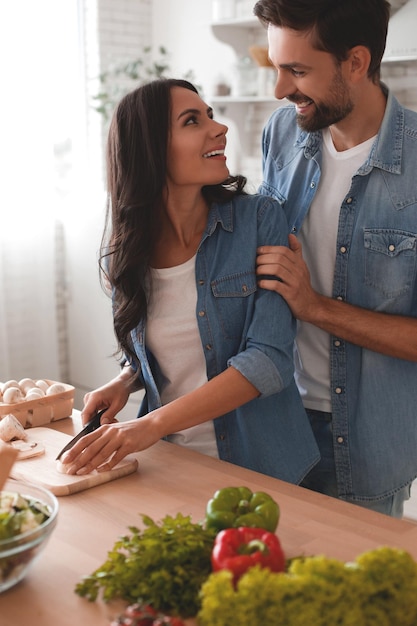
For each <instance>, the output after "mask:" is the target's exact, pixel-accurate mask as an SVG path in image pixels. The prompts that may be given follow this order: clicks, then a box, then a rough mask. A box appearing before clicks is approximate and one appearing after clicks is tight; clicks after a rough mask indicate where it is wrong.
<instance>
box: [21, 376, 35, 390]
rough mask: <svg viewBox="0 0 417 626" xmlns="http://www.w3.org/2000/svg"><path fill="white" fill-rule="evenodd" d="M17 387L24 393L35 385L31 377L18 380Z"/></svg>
mask: <svg viewBox="0 0 417 626" xmlns="http://www.w3.org/2000/svg"><path fill="white" fill-rule="evenodd" d="M19 387H20V389H21V390H22V391H23V392H24V393H27V392H28V390H29V389H30V388H31V387H35V381H33V380H32V379H31V378H22V380H20V381H19Z"/></svg>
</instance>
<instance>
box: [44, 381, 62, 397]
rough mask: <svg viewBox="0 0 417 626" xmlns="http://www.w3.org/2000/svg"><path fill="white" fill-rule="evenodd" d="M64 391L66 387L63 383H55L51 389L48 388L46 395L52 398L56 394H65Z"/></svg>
mask: <svg viewBox="0 0 417 626" xmlns="http://www.w3.org/2000/svg"><path fill="white" fill-rule="evenodd" d="M64 391H66V389H65V386H64V385H62V384H61V383H53V384H52V385H51V386H50V387H48V389H47V390H46V395H47V396H52V395H54V394H55V393H63V392H64Z"/></svg>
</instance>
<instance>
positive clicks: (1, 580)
mask: <svg viewBox="0 0 417 626" xmlns="http://www.w3.org/2000/svg"><path fill="white" fill-rule="evenodd" d="M4 492H11V493H17V494H20V495H21V496H23V497H27V498H31V499H34V500H37V501H39V502H40V503H41V504H43V505H44V506H46V508H47V510H48V512H49V517H48V518H47V519H46V520H45V521H44V522H42V523H41V524H40V525H39V526H37V527H36V528H31V529H29V530H26V531H25V532H21V533H20V534H16V535H14V536H13V537H10V538H7V539H0V593H1V592H3V591H6V589H9V588H10V587H13V586H14V585H16V584H17V583H18V582H19V581H21V580H22V578H24V577H25V576H26V574H27V572H28V570H29V569H30V568H31V566H32V565H33V563H34V562H35V561H36V559H37V558H38V557H39V555H40V554H41V552H42V550H43V549H44V548H45V546H46V544H47V542H48V539H49V537H50V536H51V534H52V531H53V529H54V528H55V526H56V522H57V515H58V508H59V507H58V500H57V499H56V497H55V496H54V495H53V493H51V492H50V491H48V490H47V489H44V488H43V487H38V486H36V485H33V484H32V483H29V482H26V481H23V480H15V479H13V478H9V479H8V480H7V481H6V482H5V484H4V486H3V488H2V490H1V493H4ZM0 523H1V517H0Z"/></svg>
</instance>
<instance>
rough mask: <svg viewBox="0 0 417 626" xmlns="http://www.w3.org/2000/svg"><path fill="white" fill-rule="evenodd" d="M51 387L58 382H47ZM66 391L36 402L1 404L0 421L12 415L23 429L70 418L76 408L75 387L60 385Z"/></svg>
mask: <svg viewBox="0 0 417 626" xmlns="http://www.w3.org/2000/svg"><path fill="white" fill-rule="evenodd" d="M45 380H46V382H47V383H48V384H49V385H52V384H54V383H55V382H57V381H54V380H47V379H45ZM60 384H61V385H62V386H63V387H64V388H65V391H62V392H60V393H55V394H53V395H50V396H43V397H42V398H38V399H36V400H22V401H21V402H14V403H13V404H6V403H4V402H0V420H1V419H2V418H3V417H4V416H5V415H8V414H9V413H11V414H12V415H14V416H15V418H16V419H17V420H19V422H20V423H21V424H22V426H23V428H32V427H35V426H45V425H46V424H50V423H51V422H56V421H57V420H61V419H64V418H65V417H70V416H71V414H72V410H73V408H74V387H73V386H72V385H67V384H65V383H60Z"/></svg>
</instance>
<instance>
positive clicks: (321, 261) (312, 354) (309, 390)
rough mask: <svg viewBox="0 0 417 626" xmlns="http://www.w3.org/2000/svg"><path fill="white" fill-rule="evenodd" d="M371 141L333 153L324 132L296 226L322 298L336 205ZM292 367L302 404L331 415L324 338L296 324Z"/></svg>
mask: <svg viewBox="0 0 417 626" xmlns="http://www.w3.org/2000/svg"><path fill="white" fill-rule="evenodd" d="M374 139H375V137H372V138H371V139H368V140H367V141H365V142H363V143H361V144H359V145H358V146H355V147H353V148H350V149H349V150H344V151H343V152H337V151H336V149H335V147H334V145H333V141H332V138H331V134H330V130H329V129H325V130H324V131H323V160H322V173H321V178H320V184H319V187H318V189H317V193H316V195H315V198H314V200H313V202H312V204H311V207H310V210H309V212H308V214H307V216H306V218H305V220H304V222H303V225H302V227H301V230H300V233H299V240H300V241H301V243H302V246H303V257H304V259H305V261H306V263H307V266H308V268H309V270H310V276H311V282H312V285H313V288H314V289H315V290H316V291H318V292H319V293H321V294H323V295H325V296H329V297H331V296H332V290H333V275H334V266H335V258H336V241H337V229H338V225H339V213H340V206H341V204H342V202H343V199H344V198H345V196H346V194H347V193H348V191H349V189H350V186H351V181H352V177H353V175H354V174H355V173H356V172H357V170H358V168H359V167H360V166H361V165H362V164H363V163H364V162H365V160H366V158H367V157H368V154H369V152H370V149H371V146H372V143H373V142H374ZM295 367H296V381H297V385H298V388H299V390H300V393H301V396H302V398H303V403H304V406H305V407H307V408H309V409H317V410H319V411H325V412H328V413H331V410H332V409H331V397H330V337H329V334H328V333H326V332H325V331H323V330H321V329H320V328H317V327H316V326H313V325H312V324H309V323H307V322H300V321H299V322H298V330H297V341H296V353H295Z"/></svg>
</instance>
